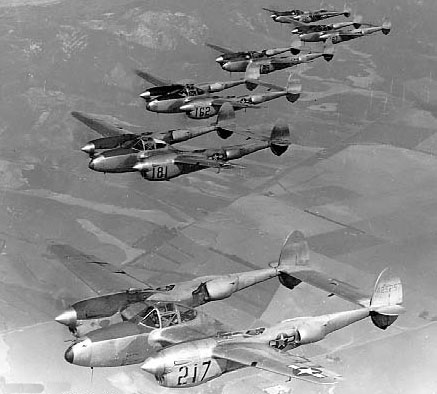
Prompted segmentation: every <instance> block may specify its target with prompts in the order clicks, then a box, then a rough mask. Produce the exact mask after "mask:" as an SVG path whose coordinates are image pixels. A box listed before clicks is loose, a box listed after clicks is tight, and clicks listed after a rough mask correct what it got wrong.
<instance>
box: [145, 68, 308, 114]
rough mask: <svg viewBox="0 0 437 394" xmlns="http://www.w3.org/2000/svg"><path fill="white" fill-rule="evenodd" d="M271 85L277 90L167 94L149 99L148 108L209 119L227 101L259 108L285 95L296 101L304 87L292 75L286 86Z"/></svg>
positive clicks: (236, 107)
mask: <svg viewBox="0 0 437 394" xmlns="http://www.w3.org/2000/svg"><path fill="white" fill-rule="evenodd" d="M269 87H270V88H273V89H275V90H271V91H266V92H263V93H258V94H247V95H244V96H225V97H220V96H209V95H205V96H195V97H187V98H181V97H178V96H177V95H176V96H171V95H167V96H162V97H157V98H155V99H153V100H151V101H147V102H146V109H147V110H148V111H152V112H157V113H185V114H186V115H187V116H188V117H189V118H191V119H207V118H211V117H213V116H215V115H217V114H218V113H219V111H220V109H221V107H222V106H223V105H224V104H225V103H228V104H229V105H230V106H231V107H232V109H233V111H238V110H241V109H245V108H259V107H257V104H261V103H264V102H266V101H270V100H274V99H277V98H280V97H285V98H286V99H287V100H288V101H289V102H295V101H296V100H297V99H298V98H299V95H300V92H301V89H302V86H301V84H300V82H299V81H297V80H295V79H293V78H292V76H291V75H290V77H289V79H288V82H287V86H286V87H285V88H281V87H279V86H274V85H269Z"/></svg>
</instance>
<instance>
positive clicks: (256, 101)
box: [250, 94, 264, 104]
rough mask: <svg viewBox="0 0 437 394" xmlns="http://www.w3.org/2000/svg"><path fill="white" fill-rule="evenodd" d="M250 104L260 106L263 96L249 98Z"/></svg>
mask: <svg viewBox="0 0 437 394" xmlns="http://www.w3.org/2000/svg"><path fill="white" fill-rule="evenodd" d="M250 102H251V103H252V104H261V103H263V102H264V96H262V95H261V94H256V95H253V96H250Z"/></svg>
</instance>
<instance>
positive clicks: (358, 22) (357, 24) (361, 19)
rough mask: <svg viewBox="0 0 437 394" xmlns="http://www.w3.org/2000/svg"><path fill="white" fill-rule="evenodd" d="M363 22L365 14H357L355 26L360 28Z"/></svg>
mask: <svg viewBox="0 0 437 394" xmlns="http://www.w3.org/2000/svg"><path fill="white" fill-rule="evenodd" d="M362 22H363V16H362V15H355V16H354V20H353V26H354V28H355V29H358V28H359V27H360V26H361V23H362Z"/></svg>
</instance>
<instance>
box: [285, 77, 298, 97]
mask: <svg viewBox="0 0 437 394" xmlns="http://www.w3.org/2000/svg"><path fill="white" fill-rule="evenodd" d="M285 90H286V91H287V95H286V96H285V97H286V98H287V100H288V101H289V102H290V103H294V102H295V101H297V100H298V99H299V97H300V93H301V92H302V83H301V81H300V79H298V78H293V74H292V73H290V75H289V77H288V81H287V86H286V87H285Z"/></svg>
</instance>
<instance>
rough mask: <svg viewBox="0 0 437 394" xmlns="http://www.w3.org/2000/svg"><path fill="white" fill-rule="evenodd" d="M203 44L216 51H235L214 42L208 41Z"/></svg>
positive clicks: (230, 52)
mask: <svg viewBox="0 0 437 394" xmlns="http://www.w3.org/2000/svg"><path fill="white" fill-rule="evenodd" d="M205 45H206V46H208V47H210V48H212V49H214V50H216V51H217V52H221V53H229V54H232V53H235V51H233V50H232V49H229V48H224V47H221V46H218V45H215V44H210V43H209V42H205Z"/></svg>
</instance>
